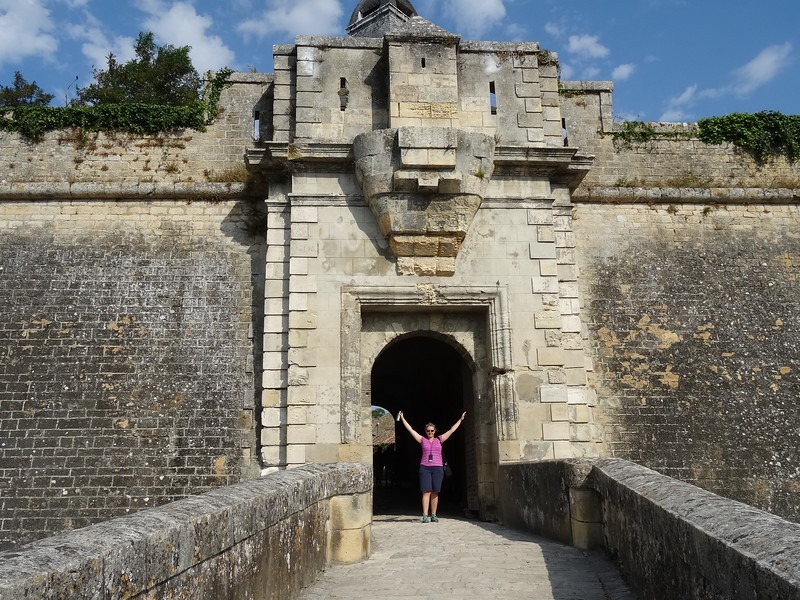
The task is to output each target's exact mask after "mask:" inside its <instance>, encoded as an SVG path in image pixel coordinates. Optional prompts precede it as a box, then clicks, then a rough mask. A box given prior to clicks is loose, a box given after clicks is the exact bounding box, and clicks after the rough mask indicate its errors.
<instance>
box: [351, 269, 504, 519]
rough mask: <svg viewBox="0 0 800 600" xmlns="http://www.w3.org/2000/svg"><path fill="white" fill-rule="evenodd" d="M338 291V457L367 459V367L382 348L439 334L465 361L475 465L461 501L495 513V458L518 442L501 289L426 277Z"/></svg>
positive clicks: (369, 368)
mask: <svg viewBox="0 0 800 600" xmlns="http://www.w3.org/2000/svg"><path fill="white" fill-rule="evenodd" d="M342 292H343V293H342V337H341V343H342V346H341V389H340V399H341V413H340V415H341V421H340V426H341V445H340V460H354V459H355V460H363V461H371V460H372V445H371V430H372V428H371V421H370V406H371V404H372V402H371V394H372V392H371V385H372V369H373V365H374V364H375V362H376V361H377V360H378V357H379V356H380V355H381V353H382V352H383V351H384V349H385V348H387V347H388V346H389V344H391V343H392V342H393V341H394V340H396V339H398V338H401V337H404V336H411V335H426V336H428V337H433V338H437V339H439V340H442V341H444V342H445V343H447V344H449V345H450V346H451V347H452V348H454V349H456V351H457V352H458V353H459V354H460V355H461V356H462V357H463V358H464V360H465V361H466V364H468V365H469V366H470V369H471V375H470V377H471V384H472V386H471V387H472V393H473V402H474V410H472V411H470V409H469V408H467V411H468V412H471V413H472V415H473V419H471V420H470V422H471V423H472V424H471V427H474V428H475V429H474V432H473V433H472V434H470V435H471V436H472V438H471V439H473V440H474V462H473V463H468V464H474V468H467V469H466V474H467V491H466V494H467V503H466V507H467V508H468V510H469V511H470V512H474V513H477V514H479V515H480V517H481V518H484V519H487V520H491V519H493V518H495V512H494V511H495V498H494V489H495V481H496V476H497V466H498V464H499V460H500V457H501V456H504V455H505V453H506V451H507V450H506V445H508V446H509V448H513V447H515V446H516V445H518V442H517V439H516V438H517V424H518V407H517V399H516V392H515V387H514V385H513V372H512V369H511V333H510V327H509V314H508V302H507V291H506V289H505V288H504V287H503V286H494V287H480V286H437V285H433V284H430V283H428V284H417V285H411V286H397V287H394V286H392V287H367V286H365V287H355V286H353V287H349V286H347V287H345V288H343V290H342ZM405 435H408V434H407V433H406V434H405ZM472 447H473V446H469V445H466V446H465V452H466V451H471V450H469V449H470V448H472Z"/></svg>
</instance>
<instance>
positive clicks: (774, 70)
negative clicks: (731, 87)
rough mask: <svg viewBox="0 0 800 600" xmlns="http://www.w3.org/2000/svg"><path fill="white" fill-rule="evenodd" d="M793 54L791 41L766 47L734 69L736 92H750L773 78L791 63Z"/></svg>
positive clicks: (742, 93) (741, 93)
mask: <svg viewBox="0 0 800 600" xmlns="http://www.w3.org/2000/svg"><path fill="white" fill-rule="evenodd" d="M791 54H792V44H791V43H790V42H786V43H785V44H780V45H775V46H769V47H768V48H764V49H763V50H762V51H761V52H759V53H758V55H757V56H756V57H755V58H754V59H753V60H751V61H750V62H749V63H747V64H746V65H744V66H743V67H741V68H739V69H736V70H735V71H734V76H735V78H736V84H735V85H736V89H735V92H736V93H737V94H739V95H744V94H749V93H750V92H752V91H754V90H756V89H757V88H759V87H761V86H762V85H764V84H766V83H768V82H770V81H771V80H773V79H774V78H775V77H776V76H777V75H778V73H780V72H781V71H782V70H783V69H784V68H786V67H787V66H788V65H789V63H790V60H791Z"/></svg>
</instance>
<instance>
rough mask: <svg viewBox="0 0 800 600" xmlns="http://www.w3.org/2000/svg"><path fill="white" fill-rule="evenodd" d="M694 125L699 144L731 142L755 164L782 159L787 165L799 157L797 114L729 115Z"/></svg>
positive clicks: (799, 131) (703, 120) (799, 136)
mask: <svg viewBox="0 0 800 600" xmlns="http://www.w3.org/2000/svg"><path fill="white" fill-rule="evenodd" d="M697 125H698V128H699V131H698V137H699V138H700V140H701V141H703V142H706V143H707V144H721V143H723V142H731V143H733V144H735V145H736V146H738V147H739V148H742V149H743V150H745V151H746V152H748V153H750V154H751V155H752V156H753V158H755V159H756V160H757V161H759V162H764V161H766V160H768V159H770V158H772V157H775V156H785V157H786V158H787V159H789V161H790V162H795V161H796V160H797V159H798V158H800V115H784V114H782V113H779V112H775V111H762V112H757V113H754V114H748V113H732V114H730V115H725V116H723V117H710V118H708V119H702V120H700V121H698V123H697Z"/></svg>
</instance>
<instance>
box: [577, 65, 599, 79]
mask: <svg viewBox="0 0 800 600" xmlns="http://www.w3.org/2000/svg"><path fill="white" fill-rule="evenodd" d="M598 75H600V69H598V68H597V67H586V68H585V69H584V70H583V75H582V76H581V78H582V79H587V80H592V79H596V78H597V76H598Z"/></svg>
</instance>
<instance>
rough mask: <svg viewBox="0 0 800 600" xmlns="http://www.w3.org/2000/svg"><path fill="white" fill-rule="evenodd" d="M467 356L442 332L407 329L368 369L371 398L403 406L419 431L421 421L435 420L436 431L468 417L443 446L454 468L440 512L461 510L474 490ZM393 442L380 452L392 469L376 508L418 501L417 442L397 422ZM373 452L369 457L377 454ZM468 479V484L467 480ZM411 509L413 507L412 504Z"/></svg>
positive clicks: (472, 409)
mask: <svg viewBox="0 0 800 600" xmlns="http://www.w3.org/2000/svg"><path fill="white" fill-rule="evenodd" d="M470 363H471V358H470V357H469V356H468V355H466V352H465V351H464V349H463V348H460V347H455V346H454V345H453V344H452V342H451V341H450V340H448V338H447V337H446V336H442V335H441V334H436V333H433V332H419V333H412V334H406V335H403V336H401V337H399V338H396V339H395V340H393V341H392V342H391V343H389V344H388V345H387V346H386V348H384V350H383V351H382V352H381V353H380V355H379V356H378V358H377V359H376V360H375V363H374V365H373V368H372V375H371V401H372V403H373V404H379V405H380V406H382V407H384V408H386V409H387V410H389V411H390V412H391V413H392V415H394V416H395V417H396V415H397V413H398V411H400V410H402V411H403V412H404V414H405V415H406V419H407V420H408V421H409V423H411V425H412V427H413V428H414V429H415V430H416V431H418V432H420V433H421V432H422V430H423V427H424V425H425V423H427V422H433V423H435V424H436V426H437V428H438V430H439V432H440V433H443V432H444V431H446V430H447V429H449V428H450V427H451V426H452V424H453V423H454V422H455V421H456V420H457V419H458V417H459V416H460V415H461V413H462V412H464V411H466V412H467V413H469V417H470V418H469V419H468V420H467V421H465V423H464V425H463V426H462V427H460V428H459V429H458V430H457V431H456V433H455V434H454V435H453V436H452V437H451V438H450V439H449V440H448V441H447V444H446V445H445V448H444V449H445V455H446V458H447V460H448V462H449V463H450V465H451V466H452V468H453V472H454V474H453V477H452V478H451V479H448V481H447V482H446V483H445V489H444V490H443V494H444V495H443V502H442V505H441V506H442V509H441V512H443V513H448V512H451V513H453V512H457V513H458V514H463V512H464V511H465V510H467V509H468V508H469V505H470V504H472V505H474V506H475V505H477V498H473V502H472V503H470V502H469V496H470V493H469V492H470V490H472V491H473V494H472V495H473V496H475V494H474V490H475V482H476V481H477V476H476V465H475V423H474V418H475V393H474V389H473V368H474V365H472V364H470ZM396 429H397V431H396V434H395V438H396V444H395V447H394V448H392V449H390V452H388V453H386V452H385V451H384V455H380V454H379V455H378V457H379V459H380V460H381V462H383V463H384V464H386V463H390V464H386V467H388V468H390V469H391V470H392V473H393V478H392V485H391V486H390V487H389V489H378V490H376V503H375V506H376V512H380V509H381V508H393V507H395V506H397V504H398V501H402V503H403V508H406V505H407V504H414V505H416V503H417V501H418V500H417V498H418V496H417V494H416V490H417V484H416V477H417V466H418V464H419V446H418V445H417V443H416V442H415V441H414V439H413V438H412V436H410V435H409V434H408V432H407V431H405V428H404V427H402V426H401V425H399V424H398V425H397V426H396ZM375 456H376V455H375V454H373V458H375ZM470 484H472V485H470ZM410 508H412V510H413V509H414V508H413V507H410Z"/></svg>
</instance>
